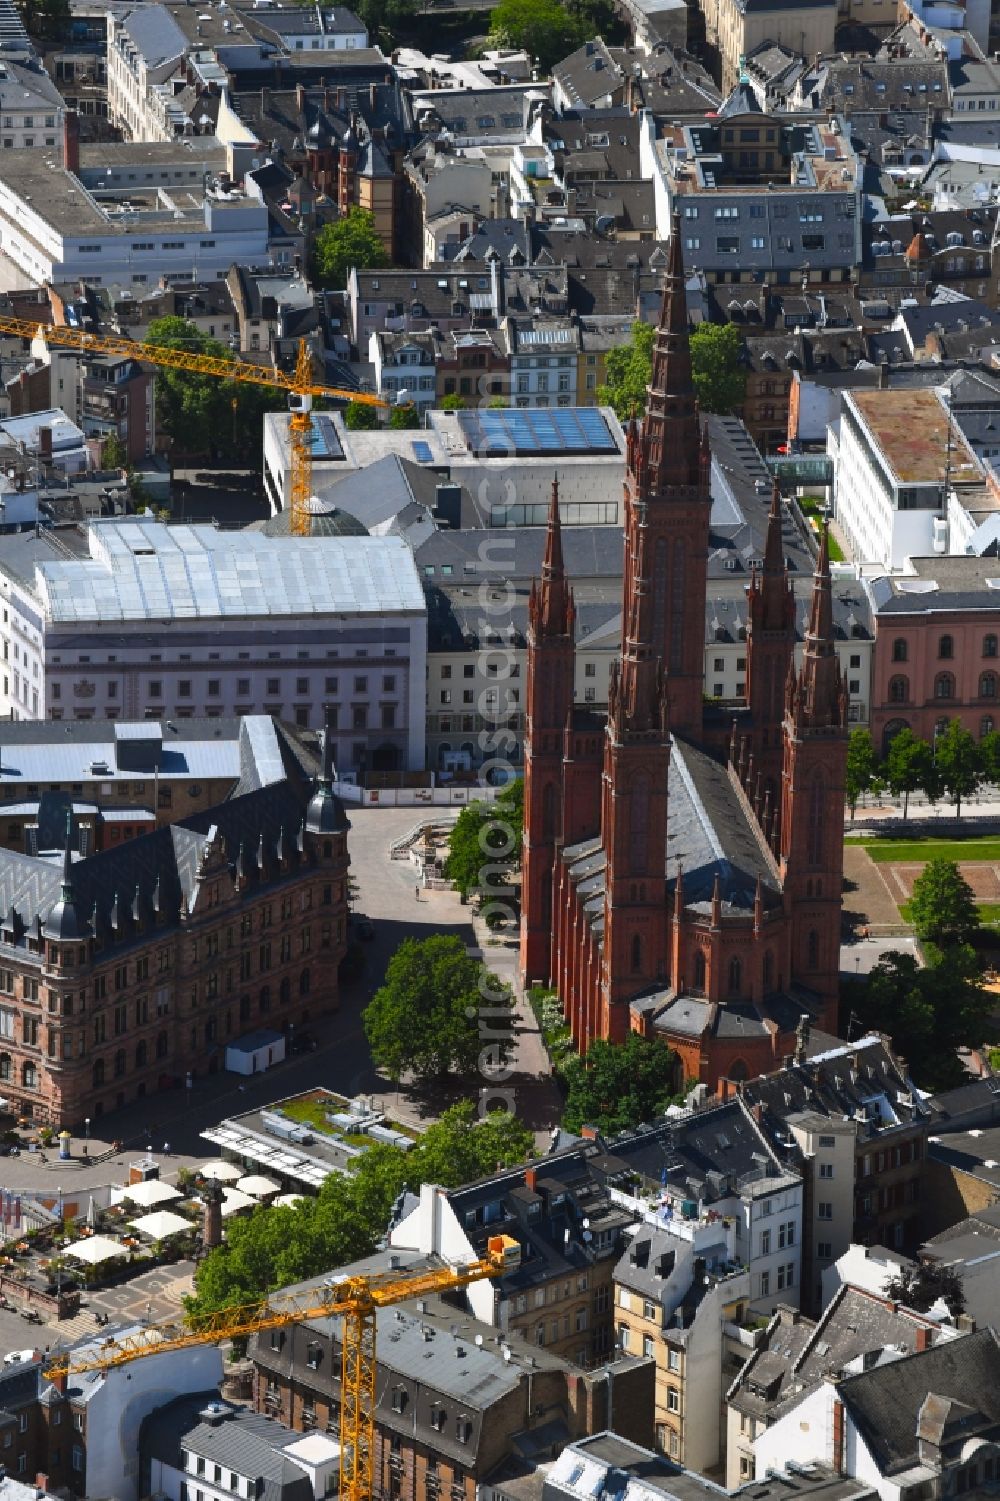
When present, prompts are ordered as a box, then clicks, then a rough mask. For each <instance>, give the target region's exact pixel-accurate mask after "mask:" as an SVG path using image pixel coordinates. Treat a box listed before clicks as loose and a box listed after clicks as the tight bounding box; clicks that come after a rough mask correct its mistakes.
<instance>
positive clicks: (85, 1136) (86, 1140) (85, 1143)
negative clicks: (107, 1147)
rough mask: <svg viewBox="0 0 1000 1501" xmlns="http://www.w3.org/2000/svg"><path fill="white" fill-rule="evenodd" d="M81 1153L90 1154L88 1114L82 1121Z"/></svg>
mask: <svg viewBox="0 0 1000 1501" xmlns="http://www.w3.org/2000/svg"><path fill="white" fill-rule="evenodd" d="M83 1155H84V1157H89V1156H90V1116H89V1115H88V1116H86V1117H85V1118H84V1122H83Z"/></svg>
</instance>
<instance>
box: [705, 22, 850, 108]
mask: <svg viewBox="0 0 1000 1501" xmlns="http://www.w3.org/2000/svg"><path fill="white" fill-rule="evenodd" d="M703 11H704V16H705V34H706V40H707V42H708V44H709V46H710V47H711V48H713V50H714V51H715V53H716V56H717V58H718V71H719V75H720V76H721V79H722V91H723V93H726V92H728V90H729V89H731V88H734V87H735V85H736V84H737V83H738V81H739V79H740V74H741V68H742V62H743V58H745V57H746V56H747V55H748V54H749V53H751V52H753V51H754V49H755V48H757V47H759V46H760V45H761V43H762V42H767V41H770V42H777V43H778V45H779V46H785V47H789V48H791V49H792V50H793V51H795V52H797V53H799V55H800V56H801V57H815V56H816V55H817V54H820V55H822V54H825V53H828V52H832V51H833V43H834V30H835V28H836V25H837V19H838V6H837V0H808V3H807V4H805V5H798V4H790V3H788V0H705V4H704V6H703Z"/></svg>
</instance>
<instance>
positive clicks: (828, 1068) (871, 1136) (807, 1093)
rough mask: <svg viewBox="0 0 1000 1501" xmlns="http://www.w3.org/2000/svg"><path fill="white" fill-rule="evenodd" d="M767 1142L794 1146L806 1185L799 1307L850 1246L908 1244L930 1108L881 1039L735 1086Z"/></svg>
mask: <svg viewBox="0 0 1000 1501" xmlns="http://www.w3.org/2000/svg"><path fill="white" fill-rule="evenodd" d="M742 1095H743V1099H744V1101H745V1102H746V1103H747V1104H748V1106H749V1107H750V1108H752V1109H756V1108H759V1109H760V1110H761V1111H762V1120H763V1122H764V1128H765V1131H766V1133H767V1135H768V1137H769V1138H770V1139H771V1140H772V1141H774V1142H775V1143H777V1142H778V1141H782V1142H784V1143H786V1144H787V1145H790V1146H791V1150H792V1151H793V1158H792V1160H793V1161H794V1162H795V1163H796V1165H797V1168H798V1170H799V1171H801V1173H802V1175H803V1181H804V1190H805V1197H804V1214H803V1248H802V1259H803V1272H802V1278H803V1282H802V1285H803V1302H804V1305H805V1307H806V1308H807V1309H809V1310H816V1309H818V1308H820V1307H821V1306H822V1278H823V1272H824V1269H825V1268H826V1267H828V1266H829V1265H830V1264H831V1263H832V1262H834V1261H836V1260H837V1259H838V1258H839V1257H840V1256H841V1255H842V1254H843V1253H844V1251H846V1249H847V1247H848V1246H849V1245H850V1244H851V1243H852V1242H857V1243H859V1244H864V1245H874V1244H876V1243H879V1242H880V1243H881V1244H883V1245H886V1246H890V1247H892V1248H893V1249H895V1250H898V1251H903V1250H910V1249H912V1248H914V1247H915V1246H916V1244H917V1237H918V1227H919V1225H920V1223H921V1214H922V1203H921V1190H922V1187H923V1177H924V1171H925V1160H926V1155H927V1148H926V1141H927V1132H928V1119H929V1116H928V1111H927V1107H926V1105H925V1104H924V1103H923V1102H922V1100H921V1098H920V1096H919V1094H918V1093H917V1091H916V1089H915V1088H914V1085H913V1082H912V1080H911V1079H910V1078H909V1076H908V1074H907V1073H906V1070H905V1067H904V1066H903V1064H902V1063H901V1062H900V1061H899V1060H898V1059H897V1058H896V1057H895V1056H894V1055H893V1053H892V1052H891V1051H890V1049H889V1046H888V1042H887V1040H886V1039H884V1038H881V1037H877V1036H875V1035H870V1036H867V1037H862V1038H860V1039H859V1040H858V1041H857V1042H853V1043H847V1044H844V1045H843V1046H840V1047H837V1048H832V1049H830V1051H829V1052H824V1053H818V1054H815V1055H814V1056H813V1057H811V1058H806V1057H805V1056H804V1055H803V1054H802V1052H801V1050H800V1051H799V1052H798V1053H797V1054H796V1056H795V1057H794V1058H792V1059H791V1060H790V1062H789V1063H788V1064H787V1066H786V1067H785V1068H783V1069H781V1070H780V1071H779V1072H778V1073H774V1074H768V1075H766V1076H762V1077H761V1078H759V1079H754V1080H752V1081H750V1082H749V1083H747V1084H745V1085H744V1086H742Z"/></svg>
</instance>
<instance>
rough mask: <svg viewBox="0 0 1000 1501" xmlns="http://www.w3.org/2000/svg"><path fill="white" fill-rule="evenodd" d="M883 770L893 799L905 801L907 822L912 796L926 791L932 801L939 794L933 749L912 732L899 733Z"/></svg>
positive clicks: (890, 743) (892, 743) (904, 809)
mask: <svg viewBox="0 0 1000 1501" xmlns="http://www.w3.org/2000/svg"><path fill="white" fill-rule="evenodd" d="M883 770H884V774H885V780H886V782H887V783H888V786H889V790H890V791H891V792H892V795H893V797H901V798H902V799H903V817H904V818H905V817H906V815H907V812H908V810H909V806H910V794H911V793H912V792H921V791H923V792H926V793H927V794H928V796H931V797H933V796H934V794H935V792H936V776H935V769H934V757H933V754H932V752H931V748H930V746H929V745H928V744H927V741H926V740H920V739H919V738H918V737H917V736H916V735H914V733H913V731H912V730H911V729H904V730H900V731H899V733H898V734H897V735H894V736H893V737H892V740H891V741H890V742H889V750H888V754H887V755H886V758H885V764H884V768H883Z"/></svg>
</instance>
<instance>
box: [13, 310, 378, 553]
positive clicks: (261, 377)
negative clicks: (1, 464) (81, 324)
mask: <svg viewBox="0 0 1000 1501" xmlns="http://www.w3.org/2000/svg"><path fill="white" fill-rule="evenodd" d="M0 334H15V335H19V336H20V337H21V338H22V339H35V338H38V337H41V338H43V339H44V340H45V342H46V344H56V345H59V346H60V347H62V348H65V349H79V350H82V351H83V352H84V353H85V354H110V355H118V356H121V355H124V356H126V357H127V358H129V359H132V360H142V361H143V362H144V363H145V364H147V365H158V366H159V367H160V368H162V369H165V370H190V371H193V372H195V373H196V374H198V375H215V376H218V377H219V379H220V380H235V381H239V382H241V383H242V384H243V385H251V386H271V387H272V388H277V389H278V390H281V391H287V392H288V407H289V411H290V412H291V421H290V423H289V444H290V448H291V473H292V503H291V518H290V526H289V530H290V531H291V533H292V535H293V536H296V537H307V536H308V535H309V498H310V496H311V494H312V417H311V413H312V404H313V400H314V398H315V397H317V396H326V397H330V398H336V399H339V400H341V401H358V402H363V403H364V404H365V405H366V406H378V407H384V406H387V405H388V403H387V402H385V401H383V400H382V398H381V397H380V396H372V395H371V394H370V393H369V392H367V391H342V390H339V389H338V388H337V387H335V386H321V385H317V384H316V382H315V381H314V380H313V368H312V356H311V354H310V353H309V348H308V345H307V344H306V341H305V339H300V340H299V353H298V358H297V359H296V361H295V373H294V375H285V374H284V372H283V371H281V370H265V369H264V367H263V366H261V365H252V364H250V363H249V362H248V361H247V360H226V359H219V358H218V357H217V356H215V355H208V354H188V353H187V352H186V351H185V350H183V349H172V348H168V347H166V346H164V347H162V348H161V346H160V345H158V344H144V343H141V342H138V341H136V340H134V339H126V338H122V337H120V336H118V335H115V334H90V333H87V332H86V331H85V330H84V329H81V328H67V327H65V326H64V325H63V324H61V323H33V322H32V321H31V319H29V318H2V317H0Z"/></svg>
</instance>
